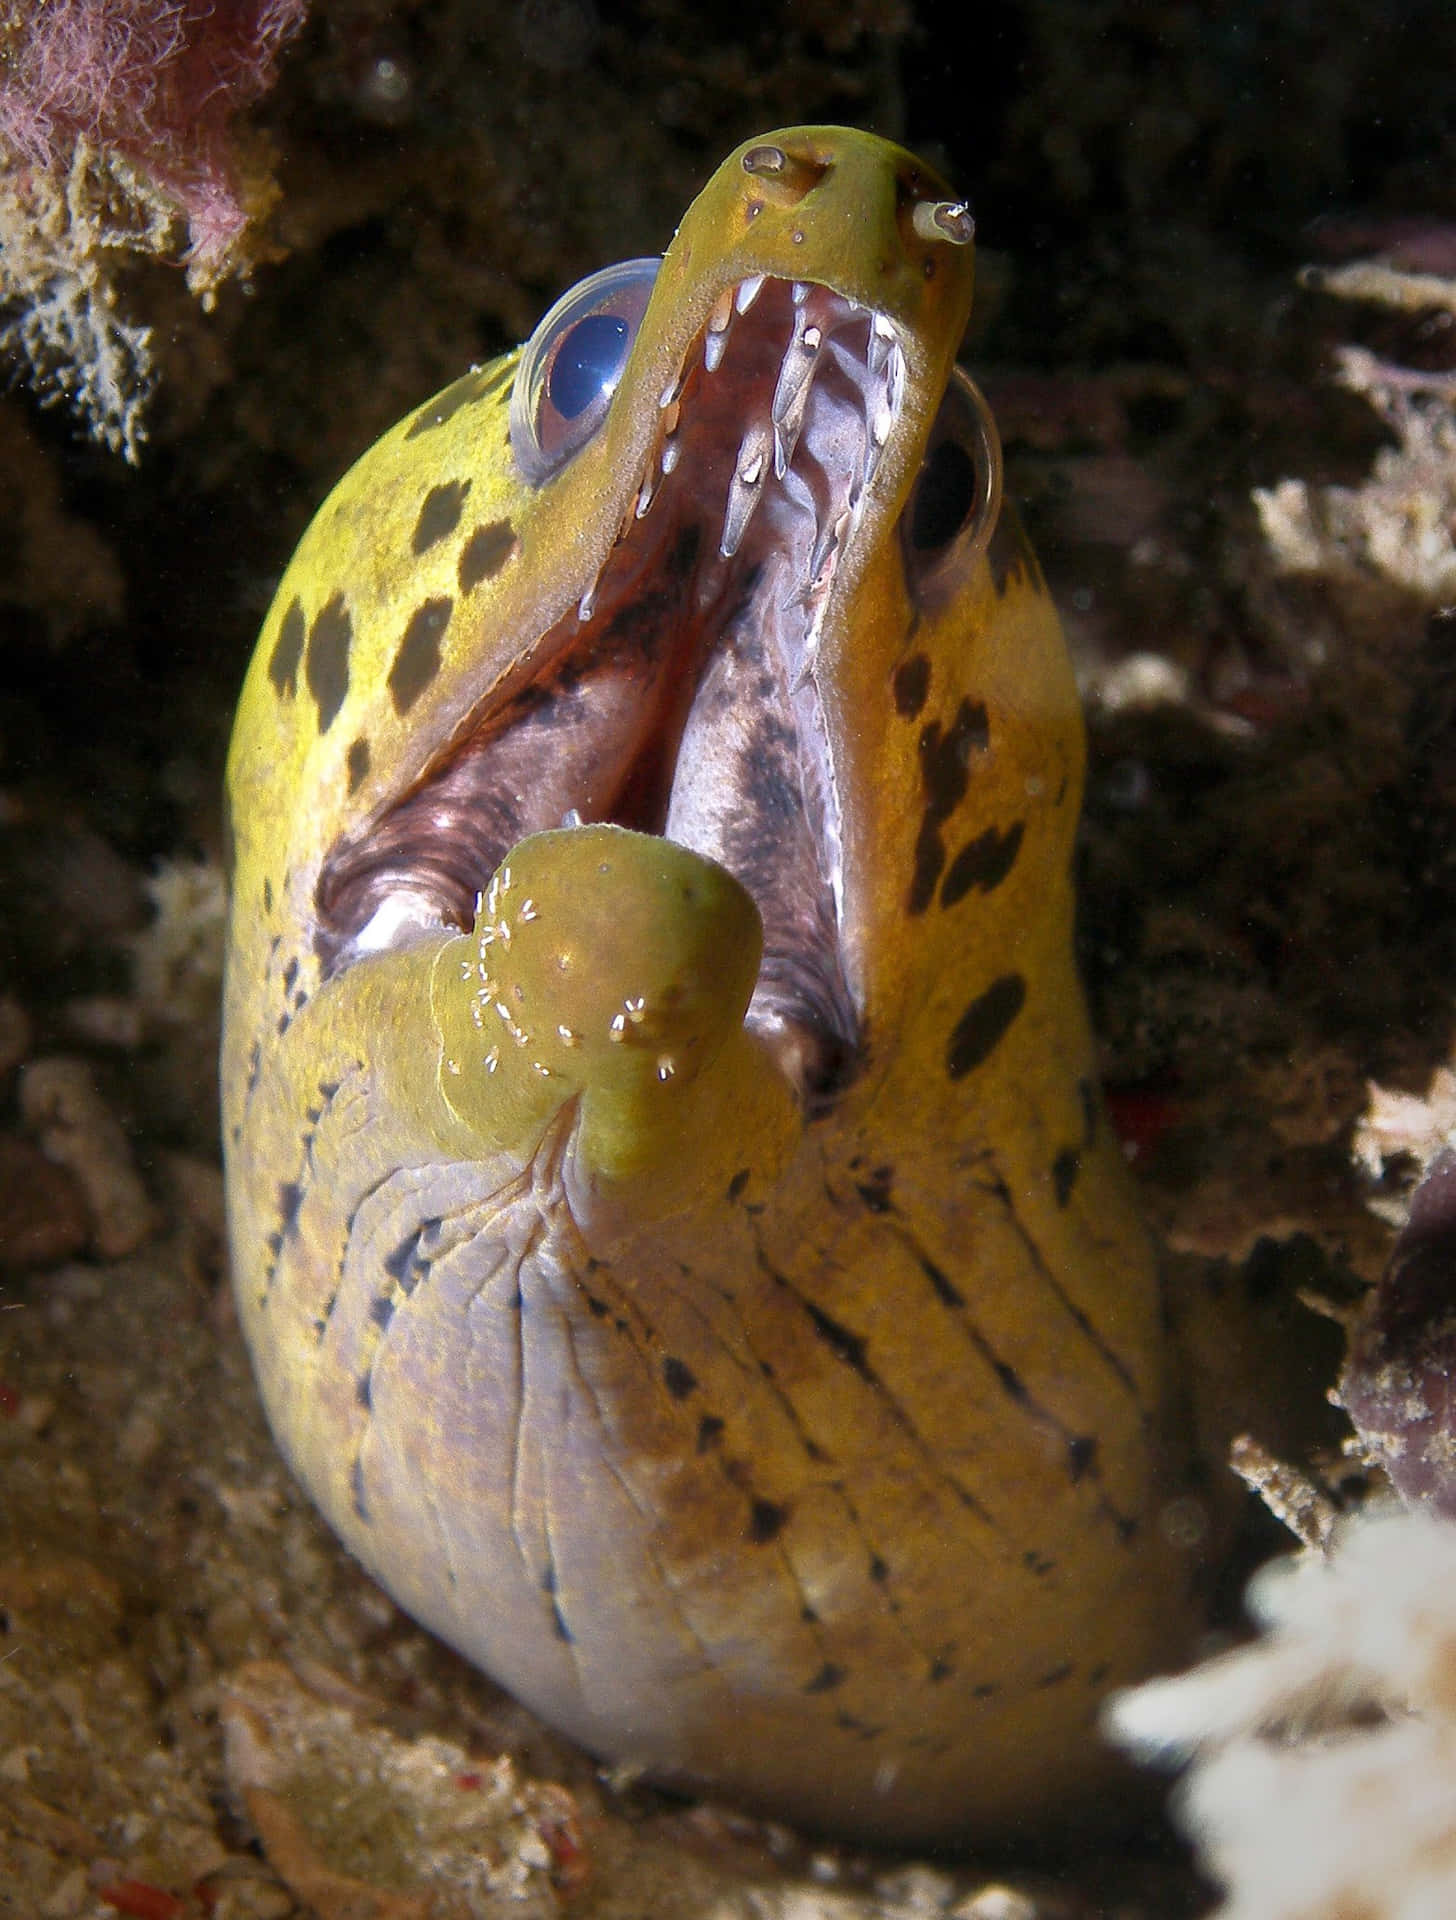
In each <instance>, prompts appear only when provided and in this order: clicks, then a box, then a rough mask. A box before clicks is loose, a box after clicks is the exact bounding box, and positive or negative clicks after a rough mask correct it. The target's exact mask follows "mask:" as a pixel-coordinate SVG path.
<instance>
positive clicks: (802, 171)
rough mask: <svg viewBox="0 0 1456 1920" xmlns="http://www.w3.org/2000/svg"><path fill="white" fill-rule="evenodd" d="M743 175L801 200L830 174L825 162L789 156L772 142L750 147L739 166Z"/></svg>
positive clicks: (827, 163)
mask: <svg viewBox="0 0 1456 1920" xmlns="http://www.w3.org/2000/svg"><path fill="white" fill-rule="evenodd" d="M741 165H742V167H743V171H744V172H745V173H746V174H748V175H750V177H751V178H753V179H755V180H771V181H773V182H775V183H776V184H777V185H778V186H781V187H784V188H786V189H787V190H788V192H789V193H790V194H792V195H793V196H794V197H795V198H798V199H802V197H803V196H804V195H805V194H806V193H808V192H809V190H810V189H811V188H812V187H816V186H818V184H819V182H820V181H821V180H822V179H823V178H824V176H825V174H826V173H828V171H829V162H828V161H826V160H811V159H810V158H809V156H808V155H807V154H803V153H790V152H788V151H787V150H786V149H785V148H783V147H778V146H775V145H774V144H773V142H772V141H768V140H765V141H761V142H760V143H759V145H757V146H755V147H749V148H748V149H747V151H746V152H745V153H744V155H743V159H742V162H741Z"/></svg>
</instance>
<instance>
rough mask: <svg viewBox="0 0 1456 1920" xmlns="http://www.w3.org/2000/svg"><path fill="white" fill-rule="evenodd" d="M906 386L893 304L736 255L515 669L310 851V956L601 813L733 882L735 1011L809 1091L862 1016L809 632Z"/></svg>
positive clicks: (401, 937)
mask: <svg viewBox="0 0 1456 1920" xmlns="http://www.w3.org/2000/svg"><path fill="white" fill-rule="evenodd" d="M906 384H907V382H906V358H905V353H904V350H903V347H902V345H901V340H900V334H899V329H898V326H897V323H896V322H895V321H893V320H890V319H888V318H886V317H885V316H883V315H880V314H877V313H875V312H874V311H872V310H871V309H869V308H866V307H864V306H862V305H859V304H858V303H856V302H855V301H853V300H851V299H848V298H846V297H845V296H843V295H841V294H838V293H835V292H834V291H832V290H831V289H830V288H828V287H826V286H821V285H813V284H809V283H804V282H790V281H787V280H783V279H777V278H773V277H771V276H761V275H755V276H752V277H750V278H748V279H744V280H740V281H738V282H736V283H733V284H730V285H729V286H727V287H725V288H724V289H723V291H722V292H721V294H720V295H719V297H718V299H717V301H716V302H715V304H714V305H713V307H712V309H711V311H710V313H709V316H708V320H707V324H706V325H705V326H704V327H703V329H702V330H701V331H700V333H699V334H698V335H697V337H696V339H695V340H694V342H693V343H692V345H691V346H690V348H689V350H688V352H687V354H686V357H685V359H684V361H683V364H682V366H681V368H680V370H679V372H678V374H677V376H676V377H675V378H674V379H672V380H671V381H670V382H669V383H668V384H667V385H666V386H665V387H664V389H663V390H662V391H661V393H660V394H659V395H658V396H657V399H658V405H657V409H656V418H655V421H654V430H653V433H652V436H651V441H650V445H649V450H648V454H647V457H646V460H645V462H644V464H643V467H642V469H641V472H640V474H639V477H638V480H637V484H636V486H635V487H634V488H633V490H632V493H631V497H630V504H629V505H628V507H627V511H626V513H625V514H624V516H623V520H622V523H621V526H620V528H619V532H618V535H617V539H616V541H615V543H614V544H613V546H612V548H611V549H610V551H609V553H608V554H607V556H606V559H605V561H604V562H603V564H602V566H601V567H600V569H599V570H598V572H597V573H596V575H595V577H594V578H593V579H592V580H591V581H590V582H589V583H588V585H587V586H586V588H585V589H584V591H583V592H582V594H581V596H580V599H579V601H578V604H577V605H576V607H575V609H574V610H573V611H572V612H571V613H569V614H567V615H566V616H565V617H564V618H563V619H562V620H560V621H558V622H557V624H556V626H555V628H554V629H553V630H552V631H551V632H549V633H547V634H544V635H540V636H536V635H532V636H527V639H526V643H525V645H523V647H522V648H521V649H519V652H520V654H521V655H523V656H527V657H528V658H529V659H530V661H532V662H533V663H539V666H538V668H537V671H536V673H535V675H534V677H531V678H529V679H528V680H526V682H525V683H524V684H521V683H520V682H519V680H518V679H517V677H516V676H513V679H514V680H516V681H517V683H516V684H515V685H514V686H513V689H512V691H511V692H510V694H509V695H507V696H506V697H505V698H504V699H503V700H501V699H497V701H496V702H495V703H494V704H493V705H492V704H491V703H489V702H487V703H486V704H484V705H483V706H482V707H481V709H480V710H479V711H478V712H477V713H476V714H475V715H473V716H471V717H469V718H468V719H467V720H465V721H464V722H463V723H462V726H461V728H460V729H459V730H457V733H456V736H455V742H456V743H455V745H454V746H453V747H452V748H451V749H450V750H449V751H448V753H447V754H446V755H444V756H442V757H441V758H440V760H439V761H437V763H436V764H435V765H434V766H432V767H431V768H430V769H428V770H427V771H426V773H425V775H424V776H423V778H422V779H421V780H420V781H418V782H417V783H416V785H415V786H414V788H413V789H412V790H411V792H410V793H408V794H407V795H404V796H402V797H400V798H399V799H398V800H396V801H395V802H394V803H392V804H391V805H389V806H388V807H386V808H385V809H384V810H383V812H382V813H381V814H377V815H376V816H375V818H374V819H373V821H372V822H371V823H370V824H369V826H368V827H367V829H366V830H365V831H364V832H362V833H360V834H358V835H356V836H354V837H352V838H351V839H349V840H347V841H345V842H341V843H340V844H338V845H336V846H335V848H334V849H333V850H332V851H331V852H330V853H329V855H328V856H327V857H326V859H325V861H324V864H323V868H322V871H321V875H320V881H319V886H318V891H317V906H318V936H319V945H320V948H321V951H322V954H323V958H324V961H325V965H326V966H327V967H329V968H330V969H332V970H337V969H338V968H340V967H342V966H344V965H347V964H349V963H351V962H352V961H353V960H355V959H357V958H360V957H362V956H363V955H365V954H367V953H370V952H373V951H377V950H379V949H380V948H383V947H388V946H394V945H398V944H401V943H403V942H405V941H408V940H410V939H413V938H417V937H419V936H420V934H421V932H422V931H423V930H425V929H436V928H439V927H441V926H462V925H469V924H470V923H471V920H472V918H473V914H474V911H475V902H476V899H477V896H478V895H479V894H480V893H481V892H482V891H483V890H484V889H485V888H486V887H487V886H488V884H489V881H490V877H491V874H492V873H493V871H494V870H495V868H496V866H497V865H498V864H499V862H500V861H501V859H502V858H503V857H504V855H505V854H506V853H507V852H508V850H509V848H510V847H511V845H513V844H514V842H515V841H516V840H518V839H520V838H522V837H523V836H524V835H526V834H528V833H532V832H536V831H539V830H542V829H545V828H552V827H557V826H559V825H561V824H562V823H563V820H565V821H567V822H575V821H578V820H579V821H592V820H613V821H617V822H618V823H619V824H622V825H626V826H632V827H636V828H639V829H641V830H645V831H649V832H656V833H663V834H665V835H666V836H667V837H668V838H670V839H672V840H674V841H677V842H679V843H680V844H682V845H684V846H686V847H688V848H690V849H691V850H693V851H695V852H697V853H700V854H702V855H703V856H704V857H705V858H708V859H712V860H715V861H717V862H719V863H720V864H721V865H723V866H724V867H726V868H727V869H728V870H729V871H730V872H731V873H733V874H734V876H735V877H736V878H737V879H738V880H740V881H741V882H742V884H743V885H744V886H745V887H747V889H748V891H749V892H750V893H751V894H752V896H753V898H754V900H755V902H756V904H757V905H758V908H759V912H760V914H761V916H762V919H763V924H764V955H763V963H762V966H761V969H760V974H759V982H758V988H757V990H756V992H755V994H754V997H753V1002H752V1004H751V1006H750V1009H749V1014H748V1024H749V1025H750V1027H752V1028H754V1029H756V1030H757V1031H758V1032H759V1033H760V1034H761V1036H762V1038H763V1039H764V1041H765V1043H766V1044H767V1045H768V1046H769V1047H770V1049H771V1050H772V1052H773V1053H774V1054H775V1056H776V1058H777V1059H778V1062H779V1064H780V1066H781V1068H782V1070H783V1071H784V1073H785V1074H786V1076H787V1077H788V1078H789V1079H790V1080H791V1082H792V1083H793V1084H794V1085H795V1086H796V1087H797V1088H798V1090H799V1091H800V1093H801V1095H802V1096H803V1098H804V1100H805V1102H806V1104H807V1105H809V1106H811V1107H812V1106H813V1105H815V1104H816V1103H819V1102H822V1101H823V1100H825V1099H827V1098H828V1097H830V1095H831V1094H832V1092H833V1091H834V1090H835V1089H836V1087H838V1086H839V1085H841V1084H842V1083H843V1081H844V1079H845V1078H846V1077H847V1076H848V1075H849V1074H850V1073H851V1072H852V1071H853V1066H854V1062H855V1058H856V1053H857V1048H858V1039H859V1034H858V1027H859V1019H858V1012H857V1008H856V996H855V993H854V989H853V984H852V982H851V980H850V979H849V977H848V972H847V968H846V964H845V958H844V942H843V939H842V934H841V918H842V912H843V902H844V871H843V833H842V823H841V819H840V807H839V795H838V790H837V786H836V780H835V770H834V761H833V753H832V749H831V744H830V741H829V738H828V736H827V732H826V727H825V719H824V712H823V707H822V705H821V701H820V690H819V681H818V673H819V656H820V641H821V636H822V633H823V629H824V624H825V619H826V615H827V612H828V610H829V608H830V606H831V605H832V603H833V598H834V588H835V582H836V580H837V579H839V578H840V577H841V575H842V573H843V570H844V568H845V564H846V556H847V555H848V554H849V553H850V552H851V551H852V550H853V545H854V542H855V540H856V538H857V537H858V536H859V535H860V530H861V527H862V523H863V521H864V517H865V514H866V510H867V508H868V507H869V505H870V503H871V502H872V500H873V499H874V498H875V492H876V488H875V483H876V476H877V475H878V474H879V472H880V470H881V463H882V460H883V458H884V455H885V451H886V449H887V447H889V446H890V444H891V443H892V441H893V438H894V435H895V431H896V428H897V425H898V424H899V421H900V416H901V411H902V408H903V404H904V399H905V392H906ZM557 484H562V485H569V484H570V470H569V469H568V470H567V472H566V474H565V475H563V477H562V480H561V481H560V482H558V483H557Z"/></svg>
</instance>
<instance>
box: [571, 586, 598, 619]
mask: <svg viewBox="0 0 1456 1920" xmlns="http://www.w3.org/2000/svg"><path fill="white" fill-rule="evenodd" d="M596 592H597V583H596V581H595V580H593V581H592V583H591V585H590V586H589V587H588V588H587V590H586V592H585V593H584V594H583V595H582V596H581V599H580V601H579V602H578V603H577V608H576V617H577V619H578V620H579V621H580V622H581V624H582V626H585V625H586V623H587V621H588V620H590V619H591V617H592V613H593V611H594V608H593V602H594V601H595V599H596Z"/></svg>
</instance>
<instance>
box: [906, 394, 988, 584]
mask: <svg viewBox="0 0 1456 1920" xmlns="http://www.w3.org/2000/svg"><path fill="white" fill-rule="evenodd" d="M1000 511H1001V441H1000V437H999V435H998V434H997V432H996V423H995V421H994V420H993V419H992V418H991V410H990V408H989V407H988V406H987V405H986V402H985V400H984V399H983V398H982V395H981V390H980V388H979V387H977V386H976V384H975V382H974V381H973V380H972V379H971V378H970V376H969V375H968V374H966V373H963V372H962V371H961V369H960V368H959V367H957V368H955V370H954V372H953V373H952V374H951V379H950V384H949V386H948V387H947V388H946V390H945V398H944V399H943V400H942V401H941V403H940V412H939V413H938V414H937V415H936V418H935V425H934V426H933V427H932V428H931V430H930V440H929V443H928V444H927V446H926V449H925V459H924V461H923V463H922V465H921V468H920V473H919V475H918V477H917V478H916V481H915V485H914V487H913V489H912V490H911V494H910V499H909V502H908V504H907V506H906V509H905V513H904V516H903V518H902V519H901V522H900V537H901V547H902V549H903V552H904V555H905V573H906V577H907V580H908V582H909V585H910V590H911V592H912V593H913V594H914V595H915V596H916V598H917V599H918V600H920V601H922V602H925V601H936V600H941V599H944V598H945V597H946V596H947V595H948V594H950V593H953V592H955V591H956V590H957V588H958V586H959V584H960V582H961V581H963V580H964V579H965V577H966V575H967V573H968V572H969V570H970V569H971V568H972V567H973V566H974V565H975V564H976V563H977V561H978V560H979V559H980V557H981V555H982V554H983V553H984V552H985V550H986V547H987V544H988V543H989V541H990V538H991V535H992V534H993V533H994V531H995V529H996V519H997V516H998V514H999V513H1000Z"/></svg>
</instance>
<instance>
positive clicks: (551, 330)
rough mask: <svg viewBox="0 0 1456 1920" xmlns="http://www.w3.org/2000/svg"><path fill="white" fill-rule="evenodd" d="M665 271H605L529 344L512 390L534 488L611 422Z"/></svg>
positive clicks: (514, 442) (652, 267)
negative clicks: (653, 295) (615, 397)
mask: <svg viewBox="0 0 1456 1920" xmlns="http://www.w3.org/2000/svg"><path fill="white" fill-rule="evenodd" d="M660 265H661V262H660V261H658V260H624V261H623V262H622V264H621V265H620V266H616V267H604V268H603V269H602V271H601V272H600V273H594V274H592V275H591V276H590V278H589V279H586V280H583V281H581V282H579V284H578V285H576V286H574V287H573V288H572V289H571V291H570V292H569V293H564V294H563V295H562V296H561V298H560V299H559V300H558V301H557V302H556V304H555V306H554V307H552V308H551V310H550V312H549V313H548V314H547V315H546V317H545V319H544V320H542V322H541V324H540V325H539V326H538V327H537V329H536V331H535V332H534V333H533V334H532V335H531V337H530V339H529V340H528V341H527V342H526V344H525V347H524V348H523V349H522V351H521V364H520V366H519V367H518V368H517V369H516V384H515V386H514V387H513V388H512V389H511V451H512V452H513V453H514V455H515V457H516V465H517V466H518V467H519V468H520V470H521V472H522V473H523V474H524V475H525V477H526V479H527V480H528V481H529V482H530V483H531V485H532V486H535V487H539V486H540V485H541V484H542V482H543V481H546V480H549V479H550V478H551V476H552V475H553V474H554V473H556V472H558V471H559V470H560V468H562V467H564V466H565V465H566V463H567V461H568V460H569V459H570V458H571V456H572V455H573V454H574V453H578V452H580V450H581V449H582V448H583V447H584V446H585V445H586V443H587V441H588V440H590V439H591V437H592V435H593V434H594V433H595V432H596V431H597V429H598V427H600V426H601V424H602V422H603V420H605V419H606V417H607V409H608V407H609V406H610V405H611V402H612V395H613V394H614V393H615V392H616V391H617V383H618V382H619V381H620V379H621V378H622V370H623V368H624V367H625V366H626V364H627V356H628V354H629V353H630V352H631V351H632V342H633V341H634V340H635V339H636V337H637V329H638V327H639V326H641V324H642V316H643V314H644V313H645V312H646V311H647V300H648V296H649V295H650V294H651V292H652V283H653V281H654V280H655V279H656V278H657V269H658V267H659V266H660Z"/></svg>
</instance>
